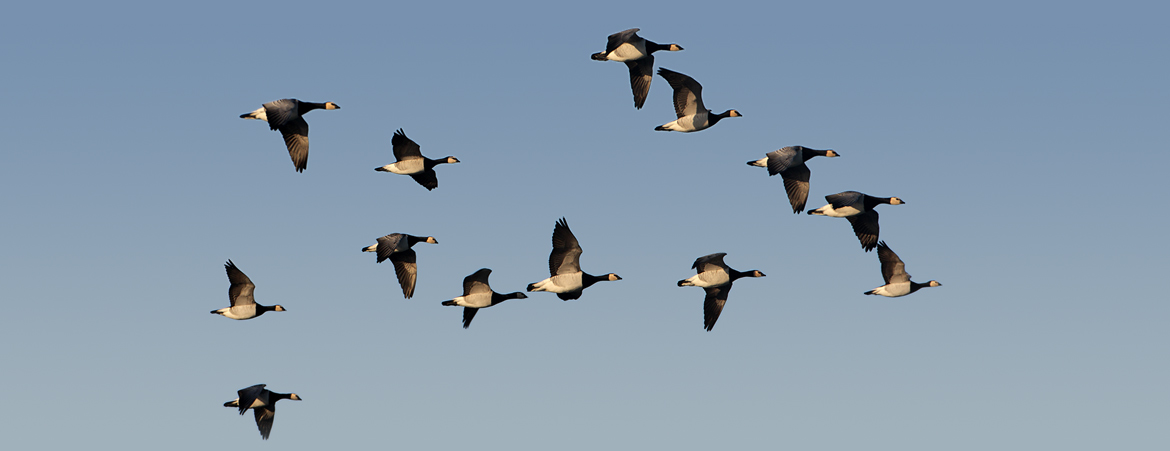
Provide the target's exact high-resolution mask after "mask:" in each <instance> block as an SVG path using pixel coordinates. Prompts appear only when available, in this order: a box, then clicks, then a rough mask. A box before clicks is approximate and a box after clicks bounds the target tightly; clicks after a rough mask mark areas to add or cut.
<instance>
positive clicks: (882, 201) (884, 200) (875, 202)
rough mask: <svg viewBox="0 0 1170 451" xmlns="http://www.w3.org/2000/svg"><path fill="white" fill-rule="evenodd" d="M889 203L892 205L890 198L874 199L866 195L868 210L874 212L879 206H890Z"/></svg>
mask: <svg viewBox="0 0 1170 451" xmlns="http://www.w3.org/2000/svg"><path fill="white" fill-rule="evenodd" d="M888 203H890V198H888V197H873V196H870V195H868V194H866V195H865V209H866V210H873V207H876V206H877V205H878V204H888Z"/></svg>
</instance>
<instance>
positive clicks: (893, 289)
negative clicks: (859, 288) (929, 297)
mask: <svg viewBox="0 0 1170 451" xmlns="http://www.w3.org/2000/svg"><path fill="white" fill-rule="evenodd" d="M877 250H878V260H879V261H880V262H881V263H882V279H885V281H886V284H885V285H882V286H880V287H877V288H874V289H872V290H869V291H866V292H865V294H876V295H880V296H885V297H888V298H896V297H899V296H905V295H908V294H910V293H913V292H915V291H918V290H920V289H923V288H928V287H941V286H942V284H941V283H938V281H934V280H931V281H930V282H926V283H918V282H914V281H911V280H910V274H907V273H906V264H905V263H903V262H902V259H901V258H898V254H895V253H894V251H893V250H892V249H890V247H889V246H887V245H886V242H885V241H882V242H881V243H878V246H877Z"/></svg>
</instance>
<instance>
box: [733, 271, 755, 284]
mask: <svg viewBox="0 0 1170 451" xmlns="http://www.w3.org/2000/svg"><path fill="white" fill-rule="evenodd" d="M727 269H728V270H730V271H729V272H728V273H727V274H728V275H729V276H731V281H732V282H735V280H736V279H739V278H740V277H750V276H752V274H755V273H756V270H754V269H753V270H751V271H744V272H739V271H736V270H734V269H731V268H727Z"/></svg>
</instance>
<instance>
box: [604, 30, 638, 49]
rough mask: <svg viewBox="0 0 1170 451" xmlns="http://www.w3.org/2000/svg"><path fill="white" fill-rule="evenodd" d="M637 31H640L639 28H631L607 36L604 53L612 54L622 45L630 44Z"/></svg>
mask: <svg viewBox="0 0 1170 451" xmlns="http://www.w3.org/2000/svg"><path fill="white" fill-rule="evenodd" d="M638 30H641V28H631V29H629V30H626V31H619V32H617V33H614V34H611V35H609V42H606V44H605V53H609V52H612V51H614V50H616V49H617V48H618V47H619V46H621V45H622V44H625V43H627V42H630V40H632V39H634V38H635V37H637V36H638Z"/></svg>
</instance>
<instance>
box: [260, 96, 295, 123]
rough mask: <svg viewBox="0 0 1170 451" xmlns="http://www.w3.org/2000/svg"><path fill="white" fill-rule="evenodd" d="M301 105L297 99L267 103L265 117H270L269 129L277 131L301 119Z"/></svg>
mask: <svg viewBox="0 0 1170 451" xmlns="http://www.w3.org/2000/svg"><path fill="white" fill-rule="evenodd" d="M300 103H301V102H300V101H299V100H297V99H280V100H273V101H271V102H268V103H265V104H264V115H265V116H267V117H268V127H269V128H271V129H273V130H276V129H278V128H280V127H281V126H283V125H284V124H287V123H288V122H289V121H292V120H293V119H295V118H298V117H301V113H300V111H299V108H300Z"/></svg>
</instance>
